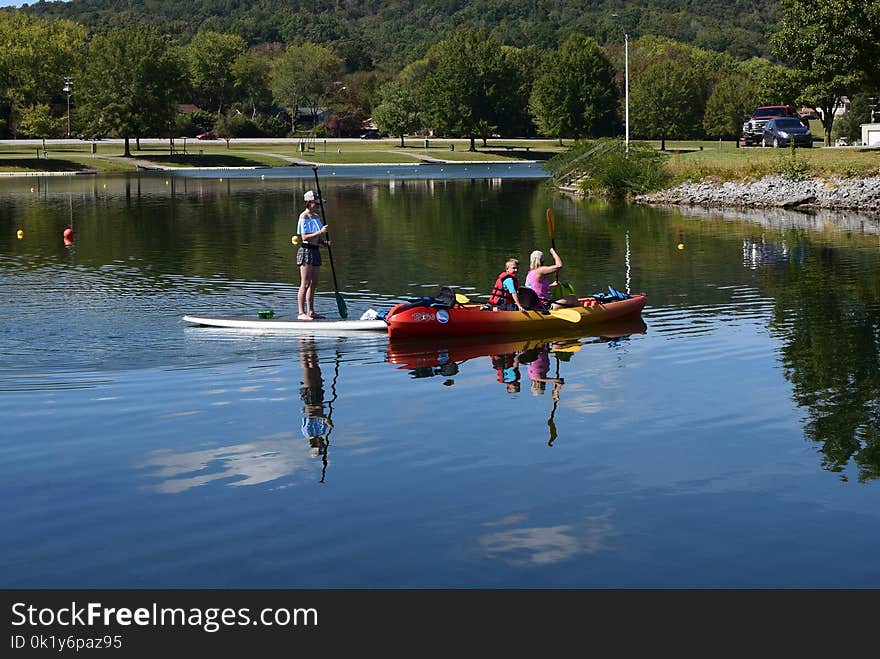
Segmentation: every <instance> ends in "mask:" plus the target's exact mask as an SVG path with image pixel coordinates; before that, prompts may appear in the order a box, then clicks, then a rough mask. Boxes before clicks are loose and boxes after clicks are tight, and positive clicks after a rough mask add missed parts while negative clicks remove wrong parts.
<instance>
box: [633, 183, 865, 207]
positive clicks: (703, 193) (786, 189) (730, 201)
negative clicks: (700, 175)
mask: <svg viewBox="0 0 880 659" xmlns="http://www.w3.org/2000/svg"><path fill="white" fill-rule="evenodd" d="M633 201H635V202H637V203H643V204H670V205H678V206H704V207H709V208H724V207H732V208H827V209H840V210H858V211H873V212H880V177H868V178H840V179H819V178H807V179H802V180H793V179H789V178H785V177H784V176H779V175H773V176H765V177H764V178H762V179H760V180H757V181H727V182H724V183H720V182H719V183H712V182H698V183H694V182H690V181H689V182H687V183H683V184H681V185H678V186H676V187H674V188H670V189H668V190H663V191H661V192H652V193H650V194H644V195H637V196H636V197H635V198H634V199H633Z"/></svg>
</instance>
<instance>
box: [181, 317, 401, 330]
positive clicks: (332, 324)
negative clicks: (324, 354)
mask: <svg viewBox="0 0 880 659" xmlns="http://www.w3.org/2000/svg"><path fill="white" fill-rule="evenodd" d="M183 319H184V320H185V321H186V322H188V323H192V324H193V325H201V326H202V327H222V328H227V329H244V330H271V331H273V332H274V331H281V330H284V331H295V332H330V333H332V332H351V331H361V330H363V331H373V332H386V331H388V326H387V325H386V324H385V321H384V320H381V319H377V320H333V319H318V320H285V319H284V318H278V317H275V318H259V317H254V316H221V317H218V318H207V317H204V316H184V317H183Z"/></svg>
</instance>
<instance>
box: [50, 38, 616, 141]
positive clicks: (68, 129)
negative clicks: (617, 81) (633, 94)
mask: <svg viewBox="0 0 880 659" xmlns="http://www.w3.org/2000/svg"><path fill="white" fill-rule="evenodd" d="M623 62H624V74H623V79H624V85H623V86H624V89H625V96H626V101H625V106H626V111H625V115H626V152H627V153H629V35H628V34H627V33H626V32H624V33H623ZM69 130H70V129H68V131H69Z"/></svg>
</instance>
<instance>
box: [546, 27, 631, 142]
mask: <svg viewBox="0 0 880 659" xmlns="http://www.w3.org/2000/svg"><path fill="white" fill-rule="evenodd" d="M530 105H531V109H532V113H533V115H534V117H535V121H536V123H537V124H538V129H539V130H540V131H541V132H542V133H544V134H546V135H551V136H554V137H558V138H559V140H560V143H561V142H562V138H563V137H566V136H568V137H574V138H581V137H599V136H603V135H611V134H612V133H613V132H614V129H615V126H616V123H617V87H616V85H615V84H614V70H613V68H612V66H611V62H609V61H608V58H607V56H606V55H605V51H603V50H602V49H601V48H600V47H599V44H597V43H596V42H595V40H593V39H591V38H589V37H584V36H582V35H578V34H572V35H570V36H569V37H568V38H567V39H566V40H565V41H564V42H563V44H562V45H561V46H560V47H559V50H556V51H551V52H548V53H546V55H545V56H544V61H543V62H542V64H541V67H540V68H539V69H538V72H537V78H536V79H535V83H534V87H533V89H532V97H531V104H530Z"/></svg>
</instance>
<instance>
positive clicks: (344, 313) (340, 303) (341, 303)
mask: <svg viewBox="0 0 880 659" xmlns="http://www.w3.org/2000/svg"><path fill="white" fill-rule="evenodd" d="M312 171H313V172H314V173H315V192H317V193H318V202H319V203H320V204H321V219H322V220H323V221H324V224H326V223H327V213H326V212H325V211H324V197H323V195H322V194H321V184H320V182H319V181H318V168H317V166H315V167H312ZM327 256H329V257H330V272H331V273H333V292H334V293H336V308H337V309H339V315H340V316H341V317H342V318H348V307H347V306H346V304H345V300H343V299H342V295H341V294H340V292H339V284H337V283H336V268H335V267H334V265H333V250H332V249H331V248H330V240H329V236H328V240H327Z"/></svg>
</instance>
